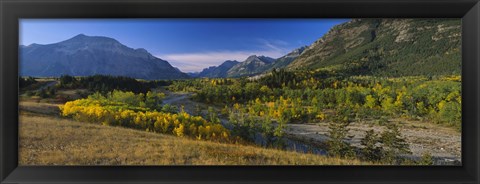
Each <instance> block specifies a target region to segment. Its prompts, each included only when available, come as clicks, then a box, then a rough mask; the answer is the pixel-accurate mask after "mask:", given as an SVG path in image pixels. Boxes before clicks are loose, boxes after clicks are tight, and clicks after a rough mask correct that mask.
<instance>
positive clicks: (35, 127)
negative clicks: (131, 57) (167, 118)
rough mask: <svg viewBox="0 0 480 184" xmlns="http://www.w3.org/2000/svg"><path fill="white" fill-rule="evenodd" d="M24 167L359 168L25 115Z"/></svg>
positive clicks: (340, 161) (331, 160) (309, 156)
mask: <svg viewBox="0 0 480 184" xmlns="http://www.w3.org/2000/svg"><path fill="white" fill-rule="evenodd" d="M19 126H20V132H19V133H20V140H21V141H20V146H19V164H20V165H359V164H369V163H365V162H360V161H358V160H343V159H337V158H328V157H324V156H319V155H313V154H301V153H296V152H288V151H281V150H274V149H264V148H260V147H255V146H245V145H233V144H222V143H214V142H208V141H196V140H191V139H187V138H179V137H174V136H168V135H161V134H155V133H149V132H143V131H138V130H132V129H126V128H121V127H110V126H102V125H95V124H91V123H84V122H78V121H73V120H68V119H62V118H58V117H55V116H49V115H42V114H36V113H31V112H25V111H22V112H21V116H20V125H19Z"/></svg>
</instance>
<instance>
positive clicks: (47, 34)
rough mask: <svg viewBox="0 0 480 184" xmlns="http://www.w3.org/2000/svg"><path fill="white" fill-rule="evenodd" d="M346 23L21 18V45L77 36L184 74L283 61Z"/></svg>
mask: <svg viewBox="0 0 480 184" xmlns="http://www.w3.org/2000/svg"><path fill="white" fill-rule="evenodd" d="M346 21H348V19H21V20H20V44H22V45H29V44H32V43H37V44H50V43H57V42H60V41H63V40H66V39H69V38H71V37H74V36H75V35H78V34H85V35H88V36H106V37H111V38H114V39H116V40H118V41H120V42H121V43H122V44H124V45H126V46H128V47H131V48H144V49H146V50H147V51H149V52H150V53H151V54H153V55H154V56H156V57H159V58H161V59H164V60H167V61H169V62H170V64H172V65H173V66H175V67H178V68H180V70H182V71H184V72H194V71H201V70H202V69H203V68H206V67H209V66H215V65H219V64H221V63H222V62H223V61H225V60H238V61H243V60H244V59H246V58H247V57H248V56H249V55H253V54H256V55H265V56H270V57H273V58H277V57H281V56H282V55H285V54H287V53H288V52H290V51H291V50H293V49H295V48H298V47H301V46H304V45H310V44H311V43H313V42H314V41H315V40H317V39H319V38H320V37H321V36H322V35H323V34H325V33H326V32H328V30H330V28H331V27H333V26H334V25H337V24H340V23H343V22H346Z"/></svg>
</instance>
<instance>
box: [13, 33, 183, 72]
mask: <svg viewBox="0 0 480 184" xmlns="http://www.w3.org/2000/svg"><path fill="white" fill-rule="evenodd" d="M95 74H102V75H113V76H127V77H133V78H138V79H147V80H154V79H179V78H188V75H186V74H184V73H182V72H180V71H179V70H177V69H175V68H174V67H172V66H171V65H170V64H169V63H168V62H167V61H164V60H162V59H159V58H156V57H154V56H152V55H151V54H150V53H148V52H147V51H146V50H145V49H132V48H129V47H127V46H125V45H122V44H121V43H120V42H118V41H117V40H115V39H112V38H108V37H99V36H86V35H83V34H80V35H77V36H75V37H73V38H71V39H69V40H65V41H62V42H59V43H54V44H48V45H39V44H32V45H29V46H21V47H20V75H22V76H35V77H58V76H61V75H72V76H89V75H95Z"/></svg>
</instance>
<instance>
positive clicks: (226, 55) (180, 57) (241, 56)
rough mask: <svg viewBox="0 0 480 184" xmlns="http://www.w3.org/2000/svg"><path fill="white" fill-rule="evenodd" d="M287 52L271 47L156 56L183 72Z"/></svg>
mask: <svg viewBox="0 0 480 184" xmlns="http://www.w3.org/2000/svg"><path fill="white" fill-rule="evenodd" d="M285 54H287V52H285V51H282V50H278V49H271V50H265V51H217V52H194V53H176V54H166V55H157V56H156V57H158V58H161V59H163V60H167V61H168V62H169V63H170V64H171V65H172V66H174V67H178V68H179V69H180V70H181V71H183V72H199V71H202V69H204V68H208V67H210V66H218V65H220V64H222V63H223V62H224V61H226V60H237V61H240V62H241V61H244V60H245V59H247V57H248V56H251V55H258V56H260V55H264V56H268V57H272V58H278V57H281V56H283V55H285Z"/></svg>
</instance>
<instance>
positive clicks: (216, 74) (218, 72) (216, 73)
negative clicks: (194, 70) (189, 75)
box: [196, 60, 239, 78]
mask: <svg viewBox="0 0 480 184" xmlns="http://www.w3.org/2000/svg"><path fill="white" fill-rule="evenodd" d="M238 63H239V62H238V61H231V60H227V61H225V62H223V63H222V64H221V65H218V66H211V67H209V68H205V69H203V70H202V71H201V72H200V73H199V74H198V75H196V77H209V78H223V77H227V72H228V70H230V69H231V68H232V67H233V66H235V65H236V64H238Z"/></svg>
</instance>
